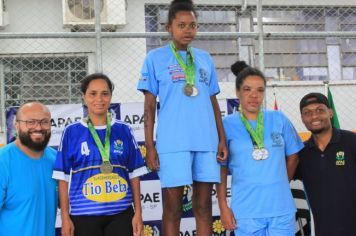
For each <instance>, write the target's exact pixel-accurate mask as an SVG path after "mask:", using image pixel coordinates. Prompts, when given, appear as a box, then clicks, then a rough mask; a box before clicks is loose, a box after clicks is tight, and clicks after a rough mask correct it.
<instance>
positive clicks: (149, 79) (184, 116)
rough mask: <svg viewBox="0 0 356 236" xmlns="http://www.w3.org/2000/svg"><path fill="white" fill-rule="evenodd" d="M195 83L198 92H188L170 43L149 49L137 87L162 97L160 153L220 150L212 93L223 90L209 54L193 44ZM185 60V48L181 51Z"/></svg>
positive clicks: (158, 129) (159, 113)
mask: <svg viewBox="0 0 356 236" xmlns="http://www.w3.org/2000/svg"><path fill="white" fill-rule="evenodd" d="M192 51H193V56H194V65H195V87H197V89H198V92H199V94H198V95H197V96H195V97H189V96H186V95H185V94H184V93H183V87H184V85H185V84H186V81H185V74H184V71H183V70H182V68H181V67H180V65H179V64H178V62H177V60H176V58H175V57H174V55H173V53H172V51H171V49H170V46H169V45H166V46H164V47H161V48H157V49H154V50H152V51H150V52H149V53H148V54H147V56H146V59H145V61H144V65H143V67H142V70H141V79H140V80H139V83H138V87H137V88H138V90H140V91H148V92H150V93H151V94H153V95H154V96H158V97H159V103H160V108H159V112H158V126H157V132H156V133H157V136H156V146H157V151H158V153H168V152H178V151H214V152H215V151H217V144H218V135H217V128H216V123H215V117H214V111H213V107H212V104H211V100H210V97H211V96H213V95H216V94H217V93H219V92H220V90H219V86H218V82H217V77H216V71H215V67H214V64H213V62H212V59H211V57H210V55H209V54H208V53H207V52H205V51H202V50H199V49H196V48H192ZM179 53H180V54H181V56H182V58H183V60H186V56H187V55H186V54H187V52H186V51H179Z"/></svg>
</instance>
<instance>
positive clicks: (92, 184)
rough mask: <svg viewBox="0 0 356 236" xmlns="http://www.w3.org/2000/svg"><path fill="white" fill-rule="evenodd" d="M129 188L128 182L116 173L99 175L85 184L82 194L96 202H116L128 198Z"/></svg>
mask: <svg viewBox="0 0 356 236" xmlns="http://www.w3.org/2000/svg"><path fill="white" fill-rule="evenodd" d="M128 187H129V185H128V183H127V181H126V180H125V179H124V178H122V177H120V176H119V175H118V174H116V173H110V174H97V175H94V176H92V177H90V178H89V179H87V181H86V182H85V183H84V184H83V189H82V193H83V195H84V197H85V198H86V199H88V200H91V201H94V202H114V201H117V200H120V199H122V198H124V197H125V196H126V194H127V191H128Z"/></svg>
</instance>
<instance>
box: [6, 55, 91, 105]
mask: <svg viewBox="0 0 356 236" xmlns="http://www.w3.org/2000/svg"><path fill="white" fill-rule="evenodd" d="M0 66H2V68H3V74H4V82H5V106H6V107H9V106H19V105H21V104H23V103H25V102H29V101H40V102H43V103H44V104H47V105H50V104H68V103H80V102H81V92H80V81H81V80H82V79H83V78H84V77H85V76H86V75H87V71H88V58H87V57H85V56H51V57H47V56H46V57H41V56H33V55H31V56H20V57H18V56H16V57H1V58H0Z"/></svg>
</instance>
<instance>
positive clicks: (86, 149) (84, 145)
mask: <svg viewBox="0 0 356 236" xmlns="http://www.w3.org/2000/svg"><path fill="white" fill-rule="evenodd" d="M81 151H82V155H86V156H89V153H90V150H89V147H88V143H87V142H82V148H81Z"/></svg>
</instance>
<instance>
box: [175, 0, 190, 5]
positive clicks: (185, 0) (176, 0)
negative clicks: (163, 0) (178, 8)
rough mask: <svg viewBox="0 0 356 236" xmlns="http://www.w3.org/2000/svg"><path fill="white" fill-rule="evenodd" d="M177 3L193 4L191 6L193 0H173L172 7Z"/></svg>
mask: <svg viewBox="0 0 356 236" xmlns="http://www.w3.org/2000/svg"><path fill="white" fill-rule="evenodd" d="M177 3H191V4H193V0H173V1H172V2H171V5H172V4H177Z"/></svg>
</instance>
